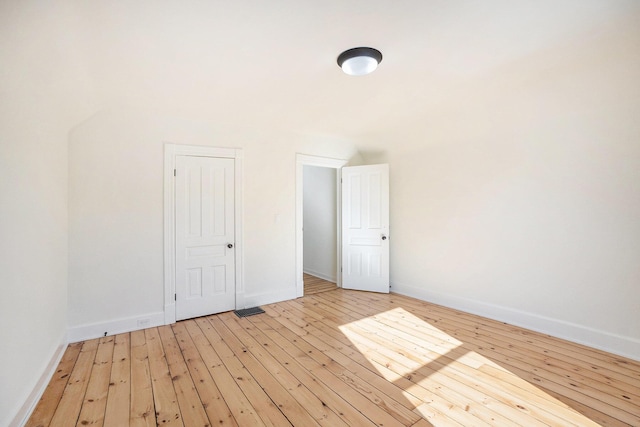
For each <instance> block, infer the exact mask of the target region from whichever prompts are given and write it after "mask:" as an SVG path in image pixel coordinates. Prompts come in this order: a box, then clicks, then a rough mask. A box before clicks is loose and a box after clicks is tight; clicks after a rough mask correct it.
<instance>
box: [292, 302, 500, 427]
mask: <svg viewBox="0 0 640 427" xmlns="http://www.w3.org/2000/svg"><path fill="white" fill-rule="evenodd" d="M291 304H293V303H291ZM299 316H304V315H299V314H298V315H293V316H292V317H289V318H288V320H289V321H290V322H292V323H295V322H296V321H297V320H298V319H299V318H300V317H299ZM282 317H285V318H287V317H288V315H287V312H286V311H284V312H282ZM311 326H312V325H311V324H307V325H305V326H304V327H305V328H308V329H309V332H308V336H309V337H318V338H319V339H322V340H323V341H325V340H326V341H329V340H331V339H334V340H336V341H339V342H340V343H341V344H340V345H346V346H351V345H353V343H352V342H350V341H349V339H348V338H347V337H346V336H345V334H344V333H342V332H340V331H338V330H337V328H335V327H333V326H326V325H324V324H321V323H320V324H317V325H316V327H317V329H311ZM305 336H307V335H305ZM325 337H329V338H325ZM343 340H344V341H347V342H346V343H345V342H344V341H343ZM363 350H364V351H363ZM356 351H357V352H358V353H359V354H361V355H363V357H364V358H365V360H367V361H368V363H369V364H371V365H372V366H374V369H377V370H379V371H380V372H382V371H384V370H385V369H388V370H389V371H390V372H392V373H393V374H394V375H395V376H396V381H397V382H398V383H401V384H403V385H404V386H405V390H407V391H410V392H411V393H412V394H413V393H415V395H416V396H419V397H421V398H422V399H424V400H425V401H428V402H429V405H431V407H432V408H433V409H435V410H437V411H439V412H443V413H445V414H446V415H447V416H448V417H450V418H452V419H454V420H457V421H458V422H459V423H460V424H462V425H474V426H480V425H485V426H491V425H496V423H501V424H502V425H509V424H510V423H509V420H508V419H506V418H504V417H502V416H501V415H500V414H497V413H492V412H486V411H484V410H483V409H482V410H480V409H478V408H483V407H484V406H483V405H480V406H478V405H477V404H475V403H474V402H473V401H472V399H469V398H467V397H465V396H464V395H462V394H460V393H459V392H458V391H457V390H454V389H451V388H448V389H447V386H446V385H445V384H442V383H440V382H438V381H435V380H434V379H433V378H424V377H421V376H420V375H418V373H415V372H409V371H408V370H406V369H404V370H403V368H398V367H397V366H396V363H395V362H394V361H392V360H390V359H389V358H387V357H384V356H382V357H381V358H378V356H377V355H376V354H375V353H373V352H370V351H368V349H364V348H359V349H358V350H356ZM405 376H406V377H408V378H405ZM404 380H406V381H404ZM463 386H464V385H463ZM477 406H478V408H477Z"/></svg>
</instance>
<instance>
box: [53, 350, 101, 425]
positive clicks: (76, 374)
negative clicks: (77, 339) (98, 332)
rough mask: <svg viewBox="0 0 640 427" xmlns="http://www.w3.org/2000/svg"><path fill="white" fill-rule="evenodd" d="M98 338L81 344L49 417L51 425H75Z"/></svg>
mask: <svg viewBox="0 0 640 427" xmlns="http://www.w3.org/2000/svg"><path fill="white" fill-rule="evenodd" d="M98 342H99V340H97V339H95V340H89V341H85V342H84V343H83V344H82V350H80V354H79V355H78V360H77V361H76V364H75V366H74V367H73V371H71V376H70V377H69V382H68V383H67V386H66V387H65V389H64V393H63V394H62V398H61V399H60V403H59V404H58V407H57V408H56V411H55V413H54V415H53V418H52V419H51V424H50V425H51V426H53V427H59V426H60V427H62V426H64V427H66V426H75V425H76V421H78V415H80V410H81V409H82V401H83V399H84V394H85V392H86V391H87V386H88V384H89V377H90V376H91V370H92V368H93V361H94V360H95V358H96V352H97V350H98Z"/></svg>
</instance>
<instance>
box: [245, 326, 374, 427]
mask: <svg viewBox="0 0 640 427" xmlns="http://www.w3.org/2000/svg"><path fill="white" fill-rule="evenodd" d="M268 320H269V319H267V318H264V317H256V318H252V319H251V320H250V322H251V323H252V325H255V326H256V329H255V330H253V329H251V328H246V329H247V330H248V331H249V333H250V334H251V335H252V336H254V338H255V339H256V340H259V341H260V342H262V343H264V346H265V349H266V350H268V352H269V353H270V354H272V355H273V356H274V357H275V358H277V359H278V360H280V361H281V362H282V363H284V365H285V366H286V368H287V369H288V370H289V371H290V372H291V373H292V374H293V375H294V376H295V377H296V378H297V379H298V380H299V381H300V382H301V383H302V384H304V385H305V386H306V387H308V389H309V390H310V391H311V392H312V393H313V394H314V395H315V396H317V398H318V399H319V400H320V403H321V405H322V407H323V408H327V409H328V410H330V411H331V412H333V413H334V414H335V415H336V416H337V417H339V420H336V422H335V424H330V425H336V426H338V425H349V426H351V425H374V423H373V422H372V421H370V420H368V419H367V418H366V417H365V416H364V415H362V413H360V412H359V411H358V410H356V409H355V408H353V406H351V405H350V404H349V402H347V401H346V400H345V399H344V398H343V397H342V396H341V395H340V394H338V393H336V391H335V390H332V389H331V388H329V387H327V386H325V385H324V384H323V383H322V382H321V381H320V380H319V378H317V377H315V376H314V375H313V374H312V373H310V372H309V371H308V370H307V369H306V368H304V366H303V365H302V364H301V363H300V362H299V358H300V357H307V356H306V354H304V353H302V352H301V351H300V350H299V349H298V348H296V347H295V346H294V345H293V344H292V343H291V342H290V341H289V340H287V339H286V338H285V337H283V336H282V335H281V334H280V333H279V331H278V330H277V329H275V328H272V327H271V326H269V325H268V324H267V323H265V322H266V321H268ZM278 327H279V326H276V328H278ZM323 413H324V412H322V411H321V412H320V414H321V415H322V414H323ZM326 419H327V421H332V420H333V419H334V418H333V416H332V415H330V414H329V415H327V418H326Z"/></svg>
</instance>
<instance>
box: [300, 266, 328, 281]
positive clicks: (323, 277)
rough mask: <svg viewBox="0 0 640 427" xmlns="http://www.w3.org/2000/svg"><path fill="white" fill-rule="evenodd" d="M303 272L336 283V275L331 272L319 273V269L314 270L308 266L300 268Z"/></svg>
mask: <svg viewBox="0 0 640 427" xmlns="http://www.w3.org/2000/svg"><path fill="white" fill-rule="evenodd" d="M302 271H303V272H304V273H307V274H310V275H312V276H316V277H319V278H321V279H324V280H328V281H329V282H331V283H336V276H335V275H331V274H325V273H320V272H319V271H314V270H311V269H308V268H305V269H304V270H302Z"/></svg>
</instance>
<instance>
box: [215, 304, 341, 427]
mask: <svg viewBox="0 0 640 427" xmlns="http://www.w3.org/2000/svg"><path fill="white" fill-rule="evenodd" d="M255 317H256V316H254V318H255ZM257 317H261V316H257ZM221 319H222V320H223V321H224V323H225V325H226V326H227V327H228V328H229V330H230V331H231V332H233V335H234V336H235V337H237V339H238V341H239V343H240V344H241V345H242V346H243V348H244V349H246V350H247V351H249V352H250V353H251V354H252V355H253V357H255V359H256V360H259V361H260V363H262V365H263V366H264V367H265V369H267V370H268V371H269V372H270V373H271V375H273V378H275V379H276V380H277V381H278V382H280V384H282V386H283V387H285V388H286V390H287V391H288V392H289V393H290V394H291V396H292V397H293V398H294V399H296V400H297V401H298V403H299V404H300V405H301V406H302V408H304V410H305V411H307V412H308V413H309V415H310V416H312V417H313V419H314V420H315V421H316V422H317V423H318V424H320V425H324V426H328V427H340V426H344V427H346V426H347V424H346V423H345V422H344V421H343V420H341V419H340V418H339V417H338V416H337V415H336V413H334V412H333V411H332V410H331V409H330V408H329V407H328V406H327V404H326V403H324V402H323V401H322V400H321V398H320V397H319V396H318V395H317V394H314V393H313V392H312V391H311V390H310V389H309V388H308V387H311V386H312V385H313V384H314V383H315V382H316V381H314V380H313V379H311V380H310V378H311V377H309V376H305V377H304V378H303V380H300V379H298V378H297V377H296V376H295V375H294V374H293V373H292V372H291V370H294V371H295V367H294V366H291V365H296V364H297V362H296V361H295V360H293V359H291V358H289V357H287V356H286V355H285V354H283V352H281V353H279V357H276V356H274V355H273V354H272V353H271V352H270V350H271V348H270V347H273V346H274V345H275V344H274V343H273V342H272V341H271V340H269V339H268V338H266V337H264V336H260V335H258V334H256V333H255V327H254V326H253V324H252V323H251V321H250V320H249V319H248V318H244V319H238V318H237V316H233V315H229V316H226V317H221ZM249 331H251V332H253V334H251V333H250V332H249ZM256 336H259V337H260V338H261V342H262V345H261V344H260V341H258V340H257V339H256ZM298 372H299V371H298ZM324 391H325V393H324V394H326V392H327V391H328V390H326V389H325V390H324ZM318 394H322V393H318ZM287 418H288V419H289V420H290V421H292V422H293V423H294V424H295V422H294V421H293V420H292V418H291V417H289V416H287Z"/></svg>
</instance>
